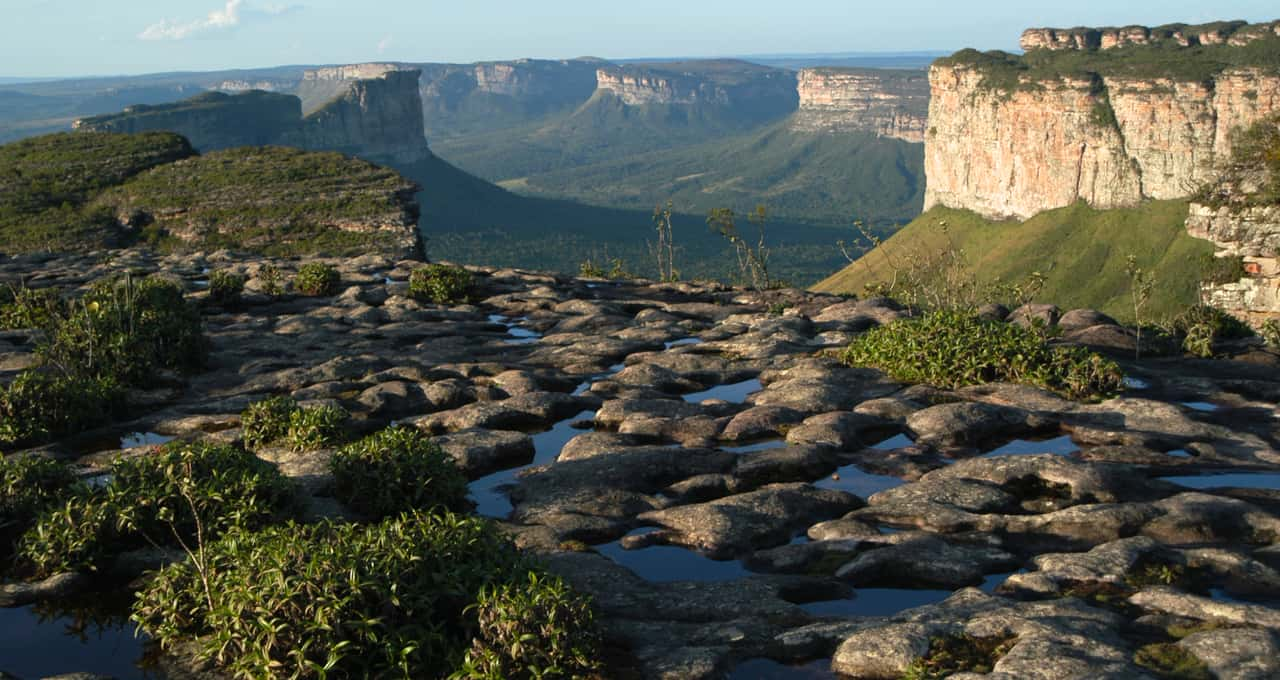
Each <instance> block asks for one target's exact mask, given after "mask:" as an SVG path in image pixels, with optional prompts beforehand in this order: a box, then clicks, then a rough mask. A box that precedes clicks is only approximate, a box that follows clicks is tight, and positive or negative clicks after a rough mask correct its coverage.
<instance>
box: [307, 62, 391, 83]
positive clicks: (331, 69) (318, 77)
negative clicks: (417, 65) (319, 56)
mask: <svg viewBox="0 0 1280 680" xmlns="http://www.w3.org/2000/svg"><path fill="white" fill-rule="evenodd" d="M401 70H404V69H402V68H401V67H400V66H399V65H396V64H388V63H369V64H346V65H343V66H326V67H324V68H317V69H311V70H308V71H305V72H303V74H302V79H303V80H304V81H307V80H312V81H322V80H371V79H374V78H381V77H383V76H385V75H387V74H388V73H393V72H395V71H401Z"/></svg>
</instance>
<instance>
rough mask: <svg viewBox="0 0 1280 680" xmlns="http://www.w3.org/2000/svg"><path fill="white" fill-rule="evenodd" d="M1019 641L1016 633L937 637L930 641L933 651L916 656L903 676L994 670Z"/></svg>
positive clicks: (923, 678) (931, 678)
mask: <svg viewBox="0 0 1280 680" xmlns="http://www.w3.org/2000/svg"><path fill="white" fill-rule="evenodd" d="M1017 640H1018V638H1017V636H1014V635H997V636H991V637H977V636H972V635H963V634H962V635H947V636H942V637H935V638H933V639H932V640H930V641H929V652H928V653H927V654H925V655H924V656H923V657H921V658H919V659H916V661H915V662H913V663H912V664H911V665H910V666H909V667H908V668H907V672H906V673H905V674H904V675H903V678H904V680H937V679H940V678H945V677H947V676H949V675H952V674H955V673H990V672H991V671H992V669H994V668H995V665H996V662H998V661H999V660H1000V659H1001V658H1003V657H1004V655H1005V654H1008V653H1009V650H1010V649H1012V648H1013V645H1014V643H1016V642H1017Z"/></svg>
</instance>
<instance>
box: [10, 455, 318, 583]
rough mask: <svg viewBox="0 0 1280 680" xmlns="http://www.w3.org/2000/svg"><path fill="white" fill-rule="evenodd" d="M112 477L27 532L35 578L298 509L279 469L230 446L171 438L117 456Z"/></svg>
mask: <svg viewBox="0 0 1280 680" xmlns="http://www.w3.org/2000/svg"><path fill="white" fill-rule="evenodd" d="M110 480H111V481H110V482H109V483H107V484H106V486H104V487H101V488H90V487H77V489H76V492H75V493H73V494H72V495H71V496H70V497H69V498H67V499H66V501H65V502H63V503H62V504H61V505H60V506H59V507H58V508H56V509H55V510H53V511H51V512H48V513H46V514H44V515H43V516H42V517H41V518H40V519H39V520H38V521H37V522H36V523H35V525H34V526H33V527H31V529H29V530H28V531H27V532H26V533H25V534H24V535H23V537H22V539H21V543H20V546H19V554H20V557H21V558H22V560H23V562H24V563H25V564H28V565H30V566H31V568H32V569H33V570H34V572H35V573H36V574H37V575H41V576H48V575H51V574H54V573H58V572H62V571H79V570H94V569H97V568H99V567H100V566H101V565H102V564H103V563H104V562H105V561H106V560H108V559H110V558H111V557H113V556H114V555H117V554H119V553H121V552H124V551H127V550H131V549H134V548H138V547H142V546H143V545H146V544H150V545H154V546H175V547H183V548H188V547H189V546H192V545H199V544H200V543H201V542H202V541H203V539H204V538H206V537H213V536H217V535H218V534H220V533H221V532H223V531H226V530H228V529H230V528H232V527H245V528H258V527H261V526H263V525H265V524H267V523H270V522H272V521H275V520H277V519H280V518H281V517H283V516H284V515H286V514H288V513H289V512H291V511H292V508H293V505H292V503H293V498H294V491H293V487H292V485H291V484H290V483H289V482H288V480H286V479H285V478H284V477H283V476H282V475H281V474H280V472H279V470H277V469H276V468H275V466H273V465H271V464H270V463H267V462H265V461H263V460H260V459H258V458H256V457H254V456H252V455H250V454H248V453H245V452H243V451H241V450H239V449H235V448H232V447H229V446H221V445H214V444H206V443H194V444H186V443H180V442H175V443H171V444H169V445H167V446H166V447H164V448H163V449H162V450H161V451H160V452H159V453H157V454H156V455H152V456H146V457H141V458H130V459H124V460H119V461H117V462H116V463H115V464H113V465H112V466H111V476H110Z"/></svg>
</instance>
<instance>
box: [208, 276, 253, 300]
mask: <svg viewBox="0 0 1280 680" xmlns="http://www.w3.org/2000/svg"><path fill="white" fill-rule="evenodd" d="M244 282H245V278H244V277H243V276H241V275H239V274H236V273H235V272H229V271H226V270H223V269H219V270H218V271H215V272H212V273H210V274H209V299H210V300H211V301H213V302H214V303H215V304H218V305H221V306H223V307H234V306H235V305H238V304H240V296H241V295H242V294H243V293H244Z"/></svg>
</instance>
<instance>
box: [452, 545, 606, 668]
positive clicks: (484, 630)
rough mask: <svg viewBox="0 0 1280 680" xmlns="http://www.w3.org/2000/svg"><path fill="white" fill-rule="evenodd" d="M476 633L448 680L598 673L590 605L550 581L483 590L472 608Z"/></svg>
mask: <svg viewBox="0 0 1280 680" xmlns="http://www.w3.org/2000/svg"><path fill="white" fill-rule="evenodd" d="M472 609H473V610H474V611H475V613H476V618H477V619H478V621H479V632H478V634H477V635H476V637H475V639H474V640H473V641H472V643H471V649H470V650H468V651H467V656H466V658H465V659H464V660H463V663H462V667H461V668H460V669H459V670H458V671H457V672H455V673H454V674H453V675H452V676H450V677H451V680H538V679H540V678H548V679H549V678H584V677H590V676H592V675H595V674H597V673H598V672H599V670H600V663H599V650H600V638H599V633H598V631H597V629H596V625H595V620H594V617H593V614H592V612H591V605H590V603H589V602H588V601H587V600H586V598H584V597H583V596H581V595H579V594H577V593H575V592H573V590H571V589H570V588H569V587H568V586H567V585H565V583H564V581H562V580H560V579H559V578H557V577H554V576H544V575H539V574H538V573H537V572H532V571H531V572H529V573H528V575H527V580H525V581H515V582H512V583H504V584H500V585H495V586H490V587H487V588H485V589H484V590H483V591H482V592H481V593H480V598H479V601H477V602H476V604H475V605H473V607H472Z"/></svg>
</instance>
